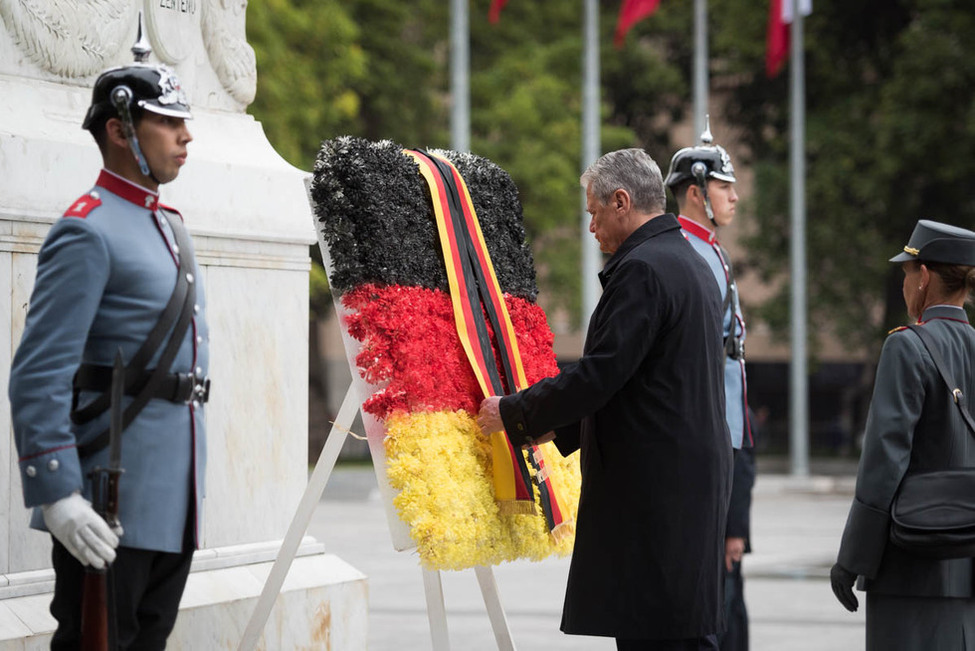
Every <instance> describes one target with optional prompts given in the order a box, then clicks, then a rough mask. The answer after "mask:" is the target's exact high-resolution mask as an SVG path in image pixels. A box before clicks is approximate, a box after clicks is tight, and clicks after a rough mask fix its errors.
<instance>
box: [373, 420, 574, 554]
mask: <svg viewBox="0 0 975 651" xmlns="http://www.w3.org/2000/svg"><path fill="white" fill-rule="evenodd" d="M385 445H386V462H387V465H386V471H387V473H388V476H389V482H390V484H391V485H392V487H393V488H394V489H395V490H396V491H398V495H397V496H396V497H395V498H394V499H393V504H394V505H395V506H396V509H397V511H398V512H399V514H400V517H401V518H402V519H403V521H404V522H406V523H407V524H408V525H409V527H410V533H411V535H412V537H413V541H414V542H415V543H416V546H417V551H418V552H419V555H420V562H421V563H422V564H423V566H424V567H426V568H427V569H431V570H460V569H464V568H468V567H473V566H476V565H497V564H498V563H501V562H503V561H512V560H515V559H519V558H526V559H530V560H533V561H539V560H542V559H543V558H546V557H548V556H550V555H552V554H556V555H559V556H566V555H568V554H569V553H570V552H571V551H572V542H573V540H574V536H571V535H569V536H563V537H561V539H560V540H558V541H556V540H555V538H554V537H553V536H552V535H551V534H550V533H549V531H548V527H547V526H546V524H545V516H544V515H542V509H541V505H538V504H536V509H535V510H536V514H535V515H501V514H500V513H499V511H498V505H497V503H496V502H495V499H494V485H493V482H492V468H491V445H490V442H489V440H488V438H487V437H486V436H484V435H483V434H482V433H481V430H480V428H479V427H478V426H477V423H476V422H475V421H474V418H473V417H472V416H471V415H470V414H468V413H467V412H465V411H454V412H449V411H437V412H419V413H412V414H409V413H405V412H397V413H394V414H393V415H392V416H390V418H389V419H388V420H387V422H386V441H385ZM542 450H543V453H544V455H545V460H546V463H547V465H548V467H549V470H550V473H551V477H552V482H553V485H554V486H555V490H557V491H558V493H559V498H560V501H561V504H562V506H563V508H564V509H565V511H566V512H567V513H566V520H570V519H571V520H572V521H573V522H574V521H575V516H576V510H577V508H578V505H579V483H580V475H579V460H578V459H579V455H578V454H571V455H569V457H568V458H565V457H563V456H562V455H561V454H559V451H558V449H557V448H556V447H555V445H553V444H551V443H546V444H544V445H543V446H542ZM535 500H536V503H537V501H538V489H537V487H535Z"/></svg>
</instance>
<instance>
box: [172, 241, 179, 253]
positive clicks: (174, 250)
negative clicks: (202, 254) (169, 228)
mask: <svg viewBox="0 0 975 651" xmlns="http://www.w3.org/2000/svg"><path fill="white" fill-rule="evenodd" d="M173 253H175V254H176V255H179V246H177V245H176V244H174V245H173Z"/></svg>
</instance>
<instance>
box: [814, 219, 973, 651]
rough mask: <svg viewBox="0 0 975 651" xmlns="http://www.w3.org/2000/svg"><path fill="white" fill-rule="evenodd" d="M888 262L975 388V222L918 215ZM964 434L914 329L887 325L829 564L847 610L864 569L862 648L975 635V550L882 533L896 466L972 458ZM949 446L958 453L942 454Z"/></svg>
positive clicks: (942, 645) (943, 645)
mask: <svg viewBox="0 0 975 651" xmlns="http://www.w3.org/2000/svg"><path fill="white" fill-rule="evenodd" d="M891 262H900V263H902V266H903V269H904V288H903V291H904V301H905V302H906V303H907V311H908V313H909V314H910V316H911V317H912V318H915V319H917V320H918V324H920V327H922V328H923V329H924V331H925V332H926V333H929V334H930V335H931V338H932V339H933V340H934V342H935V343H936V345H937V352H938V353H940V355H941V357H942V359H943V360H944V362H945V366H946V370H947V371H948V374H949V376H951V377H953V379H954V381H955V382H956V383H958V385H959V387H960V388H961V389H962V391H963V392H965V394H966V395H969V396H971V395H975V330H973V329H972V327H971V325H970V324H969V322H968V318H967V316H966V313H965V310H964V309H963V307H962V306H963V305H964V303H965V300H966V298H968V297H969V296H970V294H971V292H972V291H973V290H975V232H972V231H969V230H965V229H963V228H956V227H954V226H949V225H947V224H940V223H938V222H932V221H927V220H921V221H919V222H918V223H917V226H916V227H915V229H914V232H913V234H912V235H911V239H910V242H909V243H908V245H907V246H906V247H904V252H903V253H900V254H899V255H897V256H895V257H894V258H891ZM952 437H955V438H956V440H953V439H952ZM960 437H964V440H957V439H958V438H960ZM971 437H972V434H971V433H970V432H969V431H968V429H967V428H966V427H965V425H964V423H963V422H962V421H961V417H960V415H959V414H958V413H957V408H956V407H955V405H954V404H953V403H952V399H951V396H950V393H949V389H948V387H947V385H946V384H945V382H944V380H943V379H942V378H941V375H940V374H939V372H938V370H937V368H936V367H935V365H934V362H933V361H932V358H931V355H930V354H929V353H928V351H927V349H926V348H925V346H924V344H923V343H922V341H921V339H920V337H919V336H918V335H917V334H916V333H914V332H913V331H911V330H910V329H907V328H898V329H897V330H895V331H893V332H892V333H891V334H890V336H889V337H888V338H887V341H886V342H885V343H884V348H883V351H882V352H881V355H880V362H879V364H878V366H877V379H876V384H875V387H874V393H873V399H872V401H871V403H870V413H869V415H868V417H867V427H866V434H865V437H864V442H863V453H862V456H861V458H860V468H859V472H858V474H857V484H856V498H855V499H854V501H853V505H852V507H851V508H850V515H849V519H848V520H847V523H846V529H845V530H844V532H843V539H842V542H841V543H840V550H839V554H838V558H837V562H836V565H834V566H833V569H832V571H831V573H830V578H831V581H832V586H833V592H834V593H835V594H836V597H837V598H838V599H839V601H840V603H842V604H843V606H844V607H846V608H847V609H848V610H850V611H853V610H856V608H857V606H858V602H857V598H856V596H855V595H854V594H853V584H854V581H855V580H856V577H857V576H858V575H859V576H860V577H861V578H860V584H859V587H860V589H862V590H865V591H866V593H867V625H866V628H867V632H866V633H867V634H866V637H867V649H868V651H869V650H880V649H883V650H884V651H896V650H898V649H904V650H927V649H938V651H953V650H955V649H958V650H961V649H971V648H972V645H973V643H975V642H973V641H975V576H973V569H975V567H973V559H971V558H960V559H950V560H934V559H928V558H921V557H918V556H915V555H913V554H910V553H908V552H907V551H905V550H903V549H901V548H899V547H897V546H895V545H893V544H891V543H890V542H889V541H888V536H889V529H890V505H891V502H892V500H893V498H894V495H895V493H896V491H897V488H898V486H899V485H900V483H901V480H902V479H903V477H904V475H905V474H906V473H908V472H910V471H915V470H922V471H930V470H938V469H943V468H947V467H949V466H975V441H971V440H968V439H970V438H971ZM953 446H954V449H955V450H958V451H959V454H957V455H955V458H953V459H949V458H947V457H948V456H949V455H948V453H947V451H948V450H951V449H952V447H953Z"/></svg>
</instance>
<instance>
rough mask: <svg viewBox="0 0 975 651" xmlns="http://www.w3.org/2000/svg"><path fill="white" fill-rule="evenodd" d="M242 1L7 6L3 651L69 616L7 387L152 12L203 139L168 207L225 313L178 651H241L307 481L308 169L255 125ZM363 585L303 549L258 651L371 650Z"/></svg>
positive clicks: (2, 99) (0, 220) (2, 37)
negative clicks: (33, 301) (25, 477)
mask: <svg viewBox="0 0 975 651" xmlns="http://www.w3.org/2000/svg"><path fill="white" fill-rule="evenodd" d="M246 4H247V3H246V0H147V1H146V2H144V3H143V2H139V1H138V0H93V1H92V2H75V1H72V2H53V1H50V0H47V1H44V0H0V284H2V285H3V292H2V293H0V315H2V319H0V340H5V341H8V342H9V344H8V345H7V346H3V347H2V348H0V394H2V395H0V398H2V399H0V428H2V432H3V436H4V437H5V440H6V443H5V444H4V445H0V468H5V469H6V472H5V474H4V476H5V477H6V478H7V479H6V480H4V481H3V482H2V484H0V521H2V523H3V525H2V526H0V650H2V649H24V648H29V649H34V648H46V646H47V643H48V640H49V638H50V634H51V633H52V632H53V630H54V627H55V622H54V620H53V618H52V617H51V616H50V614H49V612H48V603H49V602H50V598H51V591H52V589H53V576H54V575H53V571H52V570H51V569H50V538H49V536H48V535H47V534H42V533H38V532H36V531H32V530H30V529H29V528H28V527H27V522H28V516H29V512H28V511H27V509H25V508H24V506H23V499H22V496H21V487H20V479H19V473H18V472H17V455H16V450H15V448H14V444H13V439H12V435H11V431H10V412H9V408H10V407H9V404H8V402H7V398H6V395H7V381H8V375H9V368H10V360H11V355H12V353H13V350H14V349H15V347H16V345H17V343H18V342H19V340H20V333H21V330H22V328H23V323H24V317H25V314H26V310H27V303H28V301H29V298H30V291H31V287H32V284H33V275H34V269H35V266H36V261H37V255H36V254H37V251H38V248H39V247H40V244H41V242H42V240H43V238H44V236H45V234H46V232H47V230H48V228H49V227H50V225H51V224H52V223H53V221H54V220H56V219H58V218H59V217H60V216H61V214H62V213H63V212H64V210H65V209H66V208H67V207H68V206H69V205H70V204H71V202H72V201H73V200H74V199H75V198H77V197H78V196H80V194H81V193H83V192H85V191H87V189H88V188H89V187H91V185H92V184H93V182H94V180H95V178H96V176H97V173H98V170H99V168H100V164H101V158H100V156H99V153H98V149H97V147H96V145H95V143H94V141H93V140H92V138H91V136H90V134H88V132H86V131H83V130H82V129H81V121H82V117H83V116H84V114H85V110H86V108H87V106H88V104H89V102H90V98H91V87H92V84H93V83H94V80H95V77H97V75H98V73H99V72H100V71H102V70H104V69H105V68H107V67H110V66H113V65H123V64H127V63H129V62H131V60H132V55H131V53H130V49H129V48H130V46H131V44H132V43H133V41H134V39H135V35H136V32H137V25H138V20H139V17H138V16H139V12H140V11H142V12H144V15H145V25H146V32H147V37H148V39H149V42H150V44H151V46H152V49H153V54H152V57H151V59H150V60H151V61H160V62H163V63H166V64H168V65H170V66H172V67H173V68H175V69H176V71H177V73H178V74H179V77H180V79H181V81H182V83H183V88H184V90H185V91H186V93H187V96H188V98H189V101H190V104H191V105H192V108H193V115H194V120H193V121H192V122H191V123H190V125H189V126H190V129H191V132H192V134H193V136H194V141H193V142H192V143H191V144H190V148H189V149H190V152H189V157H188V160H187V163H186V166H185V167H184V168H183V171H182V173H181V174H180V176H179V178H178V179H177V180H176V181H174V182H173V183H171V184H168V185H166V186H164V187H163V188H162V199H163V201H165V202H166V203H169V204H171V205H173V206H176V207H177V208H178V209H179V210H180V212H181V213H182V214H183V216H184V218H185V220H186V223H187V225H188V227H189V230H190V231H191V233H192V234H193V236H194V239H195V242H196V249H197V257H198V260H199V263H200V265H201V267H202V270H203V275H204V279H203V280H204V282H205V287H206V293H207V296H208V303H209V308H208V313H209V314H208V316H209V321H210V330H211V333H212V334H211V342H210V355H211V364H210V373H211V378H212V381H213V385H212V391H211V394H210V403H209V404H208V406H207V410H206V411H207V413H206V417H207V430H208V432H207V436H208V456H209V461H208V468H207V487H206V501H205V505H204V526H203V532H202V538H203V549H201V550H199V551H198V552H197V553H196V555H195V557H194V561H193V572H192V574H191V576H190V579H189V582H188V584H187V588H186V592H185V594H184V596H183V601H182V603H181V610H180V616H179V618H178V620H177V623H176V629H175V630H174V632H173V635H172V636H171V638H170V648H173V649H200V648H207V649H232V648H236V646H237V644H238V642H239V640H240V638H241V634H242V632H243V630H244V627H245V625H246V623H247V621H248V618H249V616H250V614H251V612H252V610H253V608H254V605H255V603H256V601H257V597H258V595H259V594H260V592H261V588H262V586H263V584H264V580H265V577H266V576H267V574H268V572H269V569H270V566H271V561H273V560H274V558H275V556H276V554H277V552H278V550H279V548H280V546H281V542H280V541H281V538H282V537H283V535H284V533H285V531H286V530H287V528H288V524H289V522H290V520H291V516H292V514H293V513H294V510H295V507H296V506H297V504H298V501H299V499H300V498H301V495H302V491H303V489H304V486H305V484H306V481H307V430H308V424H307V420H308V419H307V392H308V366H307V365H308V343H307V342H308V272H309V264H310V262H309V253H308V247H309V245H310V244H312V243H314V242H315V233H314V231H313V228H312V220H311V219H310V207H309V204H308V199H307V195H306V191H305V187H304V179H305V177H306V176H307V174H306V173H304V172H302V171H301V170H299V169H296V168H294V167H292V166H291V165H289V164H288V163H287V162H286V161H284V160H283V159H282V158H281V157H280V156H278V154H277V153H276V152H275V151H274V150H273V148H272V147H271V145H270V143H269V142H268V140H267V138H266V137H265V135H264V132H263V130H262V128H261V125H260V123H258V122H257V121H255V120H254V119H253V118H252V117H251V116H249V115H247V114H246V113H245V110H246V107H247V105H248V104H249V103H250V102H251V101H252V100H253V99H254V93H255V89H256V82H257V72H256V66H255V58H254V52H253V50H252V49H251V47H250V46H249V45H248V44H247V41H246V38H245V31H244V21H245V8H246ZM366 609H367V606H366V585H365V577H364V576H363V575H362V574H361V573H359V572H358V571H357V570H355V569H354V568H352V567H350V566H349V565H348V564H346V563H345V562H343V561H342V560H341V559H339V558H337V557H335V556H333V555H329V554H326V553H324V549H323V546H322V545H321V543H319V542H318V541H316V540H314V539H313V538H310V537H305V538H304V539H303V541H302V543H301V546H300V548H299V550H298V558H297V559H296V560H295V562H294V564H293V565H292V567H291V571H290V573H289V575H288V578H287V580H286V581H285V583H284V590H283V591H282V594H281V596H280V597H279V598H278V600H277V603H276V606H275V610H274V611H273V612H272V615H271V618H270V620H269V622H270V623H269V624H268V625H267V627H266V628H265V629H264V638H262V648H267V649H278V648H280V649H291V648H299V647H300V648H341V649H352V648H365V645H366V617H367V613H366Z"/></svg>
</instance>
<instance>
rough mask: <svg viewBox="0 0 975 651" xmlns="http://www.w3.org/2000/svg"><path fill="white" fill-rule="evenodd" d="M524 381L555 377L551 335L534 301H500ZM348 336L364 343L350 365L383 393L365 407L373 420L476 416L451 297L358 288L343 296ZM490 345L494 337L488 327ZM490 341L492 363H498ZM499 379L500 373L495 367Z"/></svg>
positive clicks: (477, 395)
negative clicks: (404, 415) (431, 414)
mask: <svg viewBox="0 0 975 651" xmlns="http://www.w3.org/2000/svg"><path fill="white" fill-rule="evenodd" d="M505 303H506V304H507V306H508V314H509V315H510V317H511V324H512V326H514V329H515V333H516V334H517V336H518V348H519V351H520V353H521V361H522V365H523V367H524V369H525V377H526V378H527V379H528V382H529V383H533V382H537V381H538V380H540V379H542V378H544V377H551V376H554V375H556V374H557V373H558V372H559V371H558V367H557V366H556V364H555V353H554V352H553V351H552V341H553V336H552V331H551V330H550V329H549V327H548V321H547V319H546V318H545V312H544V311H543V310H542V308H540V307H538V305H536V304H534V303H529V302H528V301H526V300H524V299H522V298H517V297H514V296H510V295H505ZM342 304H343V305H344V306H345V307H346V309H348V310H349V312H350V314H349V315H348V316H347V317H346V323H347V325H348V328H349V334H350V335H351V336H352V337H354V338H355V339H357V340H358V341H359V342H361V344H362V348H361V350H360V352H359V355H358V356H357V357H356V364H357V366H358V367H359V373H360V374H361V375H362V377H363V379H365V380H366V382H369V383H370V384H373V385H376V386H379V387H382V388H381V389H380V390H379V391H377V392H376V393H374V394H373V395H372V397H371V398H369V399H368V400H367V401H366V402H365V403H364V404H363V408H364V409H365V410H366V411H367V412H369V413H370V414H373V415H374V416H376V417H378V418H386V417H387V416H388V415H389V414H391V413H392V412H394V411H397V410H404V411H408V412H413V411H439V410H447V409H463V410H464V411H467V412H468V413H470V414H476V413H477V410H478V407H479V406H480V404H481V398H482V396H481V390H480V387H479V386H478V384H477V379H476V378H475V377H474V372H473V371H472V370H471V366H470V363H469V362H468V361H467V355H466V354H465V353H464V349H463V347H461V344H460V340H459V339H458V338H457V329H456V326H455V325H454V312H453V307H452V306H451V303H450V296H449V295H448V294H446V293H445V292H442V291H440V290H436V289H425V288H423V287H407V286H401V285H392V286H383V287H381V286H378V285H361V286H359V287H357V288H355V289H353V290H351V291H349V292H346V293H345V294H344V295H343V296H342ZM488 330H489V331H490V332H491V335H492V341H494V333H493V330H492V329H491V325H490V323H488ZM496 345H497V342H496V341H495V358H497V357H498V354H497V350H496ZM498 373H499V375H500V376H501V377H502V378H504V371H503V370H502V369H501V367H500V365H499V370H498Z"/></svg>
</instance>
